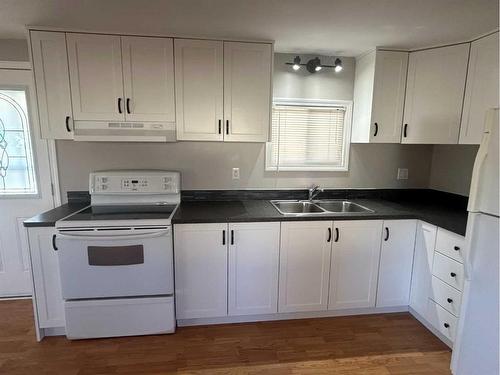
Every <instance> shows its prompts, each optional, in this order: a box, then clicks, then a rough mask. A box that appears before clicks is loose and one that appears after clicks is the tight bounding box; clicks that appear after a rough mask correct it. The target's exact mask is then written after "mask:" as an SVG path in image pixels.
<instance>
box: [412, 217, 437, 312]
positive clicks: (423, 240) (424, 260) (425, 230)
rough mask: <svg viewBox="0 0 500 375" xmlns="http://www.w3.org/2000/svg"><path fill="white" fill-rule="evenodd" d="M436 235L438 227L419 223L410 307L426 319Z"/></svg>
mask: <svg viewBox="0 0 500 375" xmlns="http://www.w3.org/2000/svg"><path fill="white" fill-rule="evenodd" d="M436 235H437V227H436V226H434V225H431V224H428V223H425V222H422V221H419V222H418V223H417V234H416V237H415V255H414V259H413V272H412V280H411V293H410V307H411V308H412V309H413V310H415V311H416V312H417V313H418V314H420V315H421V316H422V317H424V318H425V317H426V314H427V311H428V306H427V305H428V299H429V291H430V288H431V281H432V264H433V261H434V247H435V244H436Z"/></svg>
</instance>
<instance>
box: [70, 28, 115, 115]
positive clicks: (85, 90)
mask: <svg viewBox="0 0 500 375" xmlns="http://www.w3.org/2000/svg"><path fill="white" fill-rule="evenodd" d="M66 40H67V43H68V61H69V74H70V80H71V99H72V103H73V117H74V119H75V120H94V121H123V120H124V119H125V103H124V98H123V78H122V51H121V43H120V37H119V36H116V35H96V34H73V33H68V34H66Z"/></svg>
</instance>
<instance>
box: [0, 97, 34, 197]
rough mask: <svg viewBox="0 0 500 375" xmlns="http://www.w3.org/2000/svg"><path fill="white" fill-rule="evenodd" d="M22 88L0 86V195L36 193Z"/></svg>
mask: <svg viewBox="0 0 500 375" xmlns="http://www.w3.org/2000/svg"><path fill="white" fill-rule="evenodd" d="M29 129H30V127H29V117H28V106H27V102H26V91H25V90H22V89H0V196H1V195H17V194H36V193H37V192H38V190H37V186H36V179H35V171H34V164H33V150H32V148H31V138H30V131H29Z"/></svg>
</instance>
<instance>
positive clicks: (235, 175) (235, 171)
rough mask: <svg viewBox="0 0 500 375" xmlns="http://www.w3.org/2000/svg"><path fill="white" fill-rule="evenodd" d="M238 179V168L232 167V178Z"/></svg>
mask: <svg viewBox="0 0 500 375" xmlns="http://www.w3.org/2000/svg"><path fill="white" fill-rule="evenodd" d="M239 179H240V169H239V168H233V180H239Z"/></svg>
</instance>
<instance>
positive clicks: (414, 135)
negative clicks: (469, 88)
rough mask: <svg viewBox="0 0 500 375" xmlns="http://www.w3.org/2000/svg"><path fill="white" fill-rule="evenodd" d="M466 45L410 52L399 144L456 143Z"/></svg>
mask: <svg viewBox="0 0 500 375" xmlns="http://www.w3.org/2000/svg"><path fill="white" fill-rule="evenodd" d="M469 46H470V44H469V43H464V44H458V45H454V46H450V47H441V48H433V49H428V50H423V51H418V52H412V53H410V59H409V63H408V78H407V86H406V100H405V108H404V121H403V136H402V141H401V142H402V143H427V144H447V143H458V135H459V131H460V117H461V114H462V102H463V98H464V88H465V77H466V73H467V60H468V57H469Z"/></svg>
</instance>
